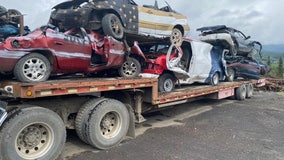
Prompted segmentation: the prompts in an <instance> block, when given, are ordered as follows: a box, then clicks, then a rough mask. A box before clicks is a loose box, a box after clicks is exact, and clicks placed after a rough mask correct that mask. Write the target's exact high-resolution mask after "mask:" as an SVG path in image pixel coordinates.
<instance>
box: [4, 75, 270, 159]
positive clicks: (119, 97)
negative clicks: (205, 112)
mask: <svg viewBox="0 0 284 160" xmlns="http://www.w3.org/2000/svg"><path fill="white" fill-rule="evenodd" d="M264 84H265V80H264V79H260V80H250V81H245V80H240V81H236V82H221V83H220V84H219V85H217V86H212V85H204V84H193V85H179V86H177V87H176V89H175V90H174V91H172V92H169V93H159V92H158V79H157V78H133V79H125V78H77V79H76V78H73V79H61V80H49V81H46V82H41V83H21V82H16V81H0V159H3V160H4V159H5V160H10V159H11V160H12V159H56V158H57V157H58V156H59V155H60V154H61V151H62V149H63V148H64V144H65V140H66V128H67V129H75V130H76V132H77V134H78V136H79V138H80V139H81V140H82V141H84V142H85V143H87V144H90V145H91V146H93V147H96V148H99V149H108V148H110V147H113V146H115V145H117V144H118V143H120V142H121V141H122V140H123V139H124V138H125V137H126V136H130V137H133V138H134V137H135V123H141V122H144V121H145V119H144V117H143V113H145V112H153V111H156V110H159V109H161V108H165V107H169V106H175V105H178V104H183V103H188V102H190V101H194V100H197V99H223V98H227V97H232V96H234V97H235V98H236V99H238V100H244V99H245V98H248V97H251V96H252V93H253V87H254V86H262V85H264Z"/></svg>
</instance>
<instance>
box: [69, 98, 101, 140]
mask: <svg viewBox="0 0 284 160" xmlns="http://www.w3.org/2000/svg"><path fill="white" fill-rule="evenodd" d="M105 100H106V99H103V98H96V99H92V100H89V101H87V102H86V103H85V104H83V106H82V107H81V108H80V109H79V111H78V113H77V116H76V119H75V129H76V133H77V135H78V137H79V138H80V139H81V140H82V141H83V142H85V143H88V140H87V135H86V123H87V122H88V119H89V114H90V113H91V112H92V110H94V108H95V107H96V106H97V105H99V104H100V103H102V102H103V101H105Z"/></svg>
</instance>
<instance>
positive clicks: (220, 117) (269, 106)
mask: <svg viewBox="0 0 284 160" xmlns="http://www.w3.org/2000/svg"><path fill="white" fill-rule="evenodd" d="M146 118H147V121H146V122H145V123H143V124H141V125H139V126H137V135H138V136H137V138H136V139H132V140H126V141H124V142H122V143H121V144H120V145H119V146H117V147H114V148H112V149H109V150H105V151H99V150H96V149H94V148H92V147H90V146H88V145H86V144H84V143H82V142H81V141H80V140H79V139H78V137H77V136H76V134H75V132H73V131H70V132H68V142H67V143H66V147H65V151H64V153H63V155H62V159H64V160H65V159H66V160H87V159H88V160H89V159H90V160H133V159H135V160H145V159H147V160H208V159H210V160H214V159H216V160H217V159H218V160H283V159H284V134H283V133H284V96H283V95H279V94H276V93H266V92H257V93H255V95H254V97H252V98H251V99H247V100H245V101H235V100H218V101H217V100H207V101H204V100H203V101H197V102H194V103H190V104H185V105H181V106H179V107H175V108H169V109H167V110H164V111H160V112H157V113H154V114H151V115H146Z"/></svg>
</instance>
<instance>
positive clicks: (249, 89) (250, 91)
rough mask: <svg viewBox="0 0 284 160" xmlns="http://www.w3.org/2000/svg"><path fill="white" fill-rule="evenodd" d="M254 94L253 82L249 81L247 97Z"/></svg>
mask: <svg viewBox="0 0 284 160" xmlns="http://www.w3.org/2000/svg"><path fill="white" fill-rule="evenodd" d="M252 96H253V84H252V83H249V84H247V85H246V98H251V97H252Z"/></svg>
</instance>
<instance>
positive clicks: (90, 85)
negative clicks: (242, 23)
mask: <svg viewBox="0 0 284 160" xmlns="http://www.w3.org/2000/svg"><path fill="white" fill-rule="evenodd" d="M153 83H157V80H156V79H151V78H134V79H124V78H85V79H77V80H76V79H74V80H70V79H68V80H54V81H46V82H42V83H21V82H3V83H1V85H0V88H9V90H10V92H9V91H8V89H7V92H9V93H10V94H12V95H13V96H14V97H18V98H37V97H49V96H58V95H72V94H82V93H95V92H102V91H112V90H126V89H140V88H145V87H152V86H153ZM28 93H30V95H27V94H28Z"/></svg>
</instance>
